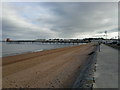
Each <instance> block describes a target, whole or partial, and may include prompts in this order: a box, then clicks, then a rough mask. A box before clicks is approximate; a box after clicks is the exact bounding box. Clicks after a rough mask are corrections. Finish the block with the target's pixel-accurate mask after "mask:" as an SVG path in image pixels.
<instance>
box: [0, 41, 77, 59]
mask: <svg viewBox="0 0 120 90" xmlns="http://www.w3.org/2000/svg"><path fill="white" fill-rule="evenodd" d="M1 45H2V50H0V51H1V52H0V53H2V56H3V57H4V56H12V55H16V54H21V53H27V52H37V51H42V50H48V49H54V48H62V47H67V46H73V44H48V43H46V44H42V43H27V42H26V43H20V44H17V43H16V44H15V43H7V42H2V43H0V46H1ZM74 45H78V44H74Z"/></svg>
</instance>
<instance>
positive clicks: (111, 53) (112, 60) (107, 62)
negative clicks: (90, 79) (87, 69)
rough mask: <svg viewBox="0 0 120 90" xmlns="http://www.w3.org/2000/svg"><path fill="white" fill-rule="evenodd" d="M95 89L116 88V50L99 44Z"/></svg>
mask: <svg viewBox="0 0 120 90" xmlns="http://www.w3.org/2000/svg"><path fill="white" fill-rule="evenodd" d="M94 87H95V88H118V50H117V49H114V48H112V47H109V46H107V45H104V44H101V46H100V52H99V50H98V54H97V64H96V72H95V84H94Z"/></svg>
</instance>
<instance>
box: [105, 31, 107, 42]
mask: <svg viewBox="0 0 120 90" xmlns="http://www.w3.org/2000/svg"><path fill="white" fill-rule="evenodd" d="M105 35H106V43H107V31H105Z"/></svg>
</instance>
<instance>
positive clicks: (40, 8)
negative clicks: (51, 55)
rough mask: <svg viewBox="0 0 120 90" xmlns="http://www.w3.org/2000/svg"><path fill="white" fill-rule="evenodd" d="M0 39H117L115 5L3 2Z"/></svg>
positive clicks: (101, 3) (110, 3) (116, 6)
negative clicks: (0, 35)
mask: <svg viewBox="0 0 120 90" xmlns="http://www.w3.org/2000/svg"><path fill="white" fill-rule="evenodd" d="M0 20H2V38H3V39H5V38H11V39H14V40H20V39H25V40H28V39H29V40H30V39H44V38H45V39H49V38H63V39H69V38H73V39H76V38H78V39H82V38H93V37H98V38H99V37H100V38H101V37H103V38H105V33H104V32H105V31H107V35H108V38H115V36H118V3H117V2H3V3H2V17H0Z"/></svg>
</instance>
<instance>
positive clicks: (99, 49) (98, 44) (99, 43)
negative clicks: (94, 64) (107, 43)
mask: <svg viewBox="0 0 120 90" xmlns="http://www.w3.org/2000/svg"><path fill="white" fill-rule="evenodd" d="M100 45H101V43H100V42H98V48H99V52H100Z"/></svg>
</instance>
